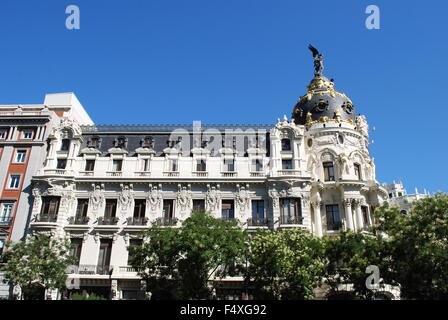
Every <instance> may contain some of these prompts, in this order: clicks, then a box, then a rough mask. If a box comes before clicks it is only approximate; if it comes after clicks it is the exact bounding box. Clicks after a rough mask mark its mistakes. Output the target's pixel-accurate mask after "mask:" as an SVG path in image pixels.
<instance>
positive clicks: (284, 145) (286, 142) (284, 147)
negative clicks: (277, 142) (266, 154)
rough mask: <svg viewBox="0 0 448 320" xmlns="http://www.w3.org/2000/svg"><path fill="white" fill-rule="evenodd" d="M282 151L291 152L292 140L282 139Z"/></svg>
mask: <svg viewBox="0 0 448 320" xmlns="http://www.w3.org/2000/svg"><path fill="white" fill-rule="evenodd" d="M282 151H291V140H289V139H282Z"/></svg>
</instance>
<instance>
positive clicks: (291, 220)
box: [280, 216, 303, 224]
mask: <svg viewBox="0 0 448 320" xmlns="http://www.w3.org/2000/svg"><path fill="white" fill-rule="evenodd" d="M280 224H303V217H299V216H292V217H287V216H280Z"/></svg>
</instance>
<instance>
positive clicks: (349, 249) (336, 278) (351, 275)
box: [323, 231, 388, 299]
mask: <svg viewBox="0 0 448 320" xmlns="http://www.w3.org/2000/svg"><path fill="white" fill-rule="evenodd" d="M323 242H324V247H325V257H326V260H327V261H326V262H327V263H326V268H325V274H324V281H323V282H324V283H326V284H327V285H328V286H329V293H328V295H329V296H334V295H336V294H339V297H341V294H344V296H350V297H352V298H354V297H355V296H356V297H358V298H361V299H373V298H374V291H372V290H370V289H368V288H367V287H366V278H367V277H368V276H369V274H366V268H367V267H368V266H369V265H375V266H378V268H379V269H380V270H382V269H383V270H384V269H385V268H383V266H385V265H387V261H388V260H387V256H386V255H385V254H384V250H383V245H384V243H383V241H382V240H381V238H378V237H374V236H373V235H371V234H370V235H369V234H364V233H359V232H358V233H353V232H347V231H342V232H341V233H340V235H339V236H337V237H326V238H324V239H323ZM380 275H381V274H380ZM379 285H381V283H379ZM349 287H350V288H349ZM348 291H350V292H348Z"/></svg>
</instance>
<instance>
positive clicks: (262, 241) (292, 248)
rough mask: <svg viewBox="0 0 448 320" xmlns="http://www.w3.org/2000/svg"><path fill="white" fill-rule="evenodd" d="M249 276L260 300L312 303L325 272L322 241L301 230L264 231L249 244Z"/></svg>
mask: <svg viewBox="0 0 448 320" xmlns="http://www.w3.org/2000/svg"><path fill="white" fill-rule="evenodd" d="M250 250H251V252H250V255H249V274H250V277H251V278H252V280H253V283H254V285H255V297H256V298H258V299H285V300H286V299H311V298H312V297H313V289H314V288H315V287H316V285H317V283H318V282H319V280H320V278H321V275H322V273H323V271H324V267H325V261H324V256H323V253H324V252H323V246H322V243H321V240H320V239H318V238H315V237H313V236H311V234H309V233H308V232H307V231H305V230H302V229H296V230H284V231H262V232H260V233H258V234H256V235H254V236H253V237H252V238H251V240H250Z"/></svg>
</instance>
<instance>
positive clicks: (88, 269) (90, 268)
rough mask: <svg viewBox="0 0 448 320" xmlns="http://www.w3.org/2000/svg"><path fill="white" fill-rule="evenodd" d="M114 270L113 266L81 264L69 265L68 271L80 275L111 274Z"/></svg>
mask: <svg viewBox="0 0 448 320" xmlns="http://www.w3.org/2000/svg"><path fill="white" fill-rule="evenodd" d="M112 271H113V268H112V266H103V265H94V264H80V265H71V266H69V267H68V268H67V271H66V272H67V273H68V274H80V275H111V274H112Z"/></svg>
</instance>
